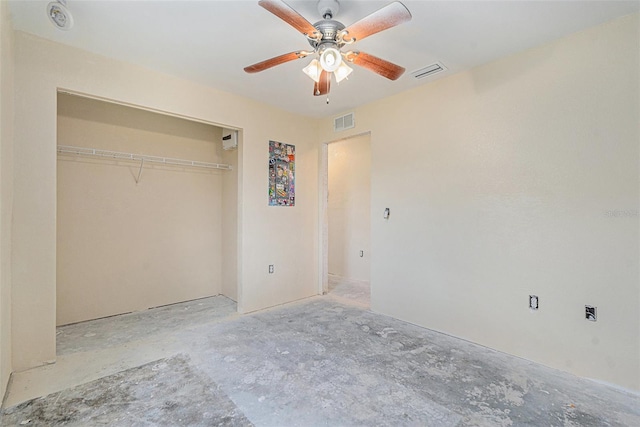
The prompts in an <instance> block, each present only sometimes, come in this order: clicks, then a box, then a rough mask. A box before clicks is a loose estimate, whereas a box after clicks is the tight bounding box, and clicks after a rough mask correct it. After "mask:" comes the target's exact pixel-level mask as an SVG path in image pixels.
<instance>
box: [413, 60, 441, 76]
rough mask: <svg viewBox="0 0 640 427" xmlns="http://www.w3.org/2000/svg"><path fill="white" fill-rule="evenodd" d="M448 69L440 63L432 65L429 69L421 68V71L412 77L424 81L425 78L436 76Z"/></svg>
mask: <svg viewBox="0 0 640 427" xmlns="http://www.w3.org/2000/svg"><path fill="white" fill-rule="evenodd" d="M446 69H447V67H445V66H444V65H442V64H441V63H439V62H436V63H435V64H431V65H429V66H428V67H424V68H420V69H419V70H417V71H414V72H413V73H411V75H412V76H413V77H415V78H416V79H424V78H425V77H429V76H432V75H434V74H437V73H441V72H442V71H446Z"/></svg>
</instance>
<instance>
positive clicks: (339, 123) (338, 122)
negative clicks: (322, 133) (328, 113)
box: [333, 113, 356, 132]
mask: <svg viewBox="0 0 640 427" xmlns="http://www.w3.org/2000/svg"><path fill="white" fill-rule="evenodd" d="M354 127H356V122H355V120H354V119H353V113H349V114H345V115H344V116H340V117H336V118H335V119H334V120H333V130H334V131H335V132H340V131H341V130H346V129H351V128H354Z"/></svg>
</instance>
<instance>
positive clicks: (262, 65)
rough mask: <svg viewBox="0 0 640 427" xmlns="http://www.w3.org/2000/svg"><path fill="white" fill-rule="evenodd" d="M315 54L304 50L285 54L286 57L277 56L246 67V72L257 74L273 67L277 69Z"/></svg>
mask: <svg viewBox="0 0 640 427" xmlns="http://www.w3.org/2000/svg"><path fill="white" fill-rule="evenodd" d="M312 53H313V52H307V51H304V50H298V51H295V52H290V53H285V54H284V55H280V56H276V57H274V58H270V59H267V60H265V61H262V62H258V63H257V64H253V65H249V66H248V67H244V71H246V72H247V73H257V72H259V71H264V70H267V69H269V68H271V67H275V66H276V65H280V64H284V63H285V62H289V61H293V60H295V59H300V58H304V57H305V56H307V55H310V54H312Z"/></svg>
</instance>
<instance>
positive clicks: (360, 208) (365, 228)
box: [327, 135, 371, 280]
mask: <svg viewBox="0 0 640 427" xmlns="http://www.w3.org/2000/svg"><path fill="white" fill-rule="evenodd" d="M328 169H329V177H328V178H329V184H328V187H329V197H328V203H327V211H328V216H329V274H333V275H336V276H340V277H344V278H347V279H354V280H369V276H370V270H371V250H370V249H371V144H370V137H369V135H361V136H357V137H355V138H349V139H347V140H343V141H338V142H333V143H331V144H329V147H328ZM360 251H363V256H362V257H360Z"/></svg>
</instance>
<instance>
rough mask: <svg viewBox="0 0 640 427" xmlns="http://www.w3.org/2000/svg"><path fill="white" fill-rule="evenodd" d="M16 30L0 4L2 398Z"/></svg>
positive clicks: (7, 351) (7, 353) (7, 347)
mask: <svg viewBox="0 0 640 427" xmlns="http://www.w3.org/2000/svg"><path fill="white" fill-rule="evenodd" d="M13 78H14V76H13V31H12V29H11V22H10V20H9V9H8V4H7V2H0V93H2V98H1V99H0V399H2V397H3V396H4V392H5V389H6V386H7V383H8V381H9V375H10V374H11V370H12V364H11V218H12V211H13V206H12V205H13V96H14V90H13Z"/></svg>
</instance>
